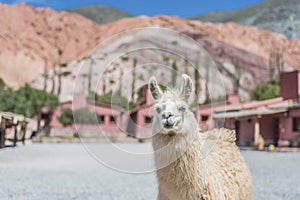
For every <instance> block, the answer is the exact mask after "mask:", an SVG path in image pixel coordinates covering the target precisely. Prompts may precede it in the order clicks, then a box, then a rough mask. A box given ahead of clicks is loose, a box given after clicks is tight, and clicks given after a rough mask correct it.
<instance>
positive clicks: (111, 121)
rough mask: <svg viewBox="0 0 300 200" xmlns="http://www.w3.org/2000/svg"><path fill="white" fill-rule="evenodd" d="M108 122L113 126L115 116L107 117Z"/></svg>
mask: <svg viewBox="0 0 300 200" xmlns="http://www.w3.org/2000/svg"><path fill="white" fill-rule="evenodd" d="M109 122H110V123H114V124H115V123H116V116H113V115H111V116H109Z"/></svg>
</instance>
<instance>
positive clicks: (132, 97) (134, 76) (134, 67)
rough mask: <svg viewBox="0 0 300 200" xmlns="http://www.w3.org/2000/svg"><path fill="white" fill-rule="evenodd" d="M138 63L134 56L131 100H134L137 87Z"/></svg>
mask: <svg viewBox="0 0 300 200" xmlns="http://www.w3.org/2000/svg"><path fill="white" fill-rule="evenodd" d="M136 64H137V59H136V58H133V66H132V68H133V69H132V83H131V100H132V101H134V89H135V81H136V71H135V70H136Z"/></svg>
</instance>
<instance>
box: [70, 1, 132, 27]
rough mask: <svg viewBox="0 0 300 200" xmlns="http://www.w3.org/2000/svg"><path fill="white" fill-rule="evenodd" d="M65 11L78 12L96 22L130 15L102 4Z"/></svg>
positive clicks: (99, 22)
mask: <svg viewBox="0 0 300 200" xmlns="http://www.w3.org/2000/svg"><path fill="white" fill-rule="evenodd" d="M67 11H68V12H74V13H77V14H80V15H82V16H84V17H86V18H89V19H91V20H92V21H94V22H96V23H98V24H105V23H109V22H114V21H117V20H119V19H121V18H125V17H132V15H130V14H129V13H127V12H124V11H121V10H118V9H115V8H111V7H108V6H103V5H91V6H85V7H80V8H76V9H73V10H67Z"/></svg>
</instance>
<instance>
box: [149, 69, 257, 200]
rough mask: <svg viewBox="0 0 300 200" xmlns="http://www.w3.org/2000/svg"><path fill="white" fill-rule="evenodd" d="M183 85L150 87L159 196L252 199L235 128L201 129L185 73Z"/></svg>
mask: <svg viewBox="0 0 300 200" xmlns="http://www.w3.org/2000/svg"><path fill="white" fill-rule="evenodd" d="M182 82H183V83H182V87H181V89H180V90H176V89H167V90H166V91H165V92H163V91H162V90H161V88H160V87H159V86H158V84H157V81H156V79H155V77H151V78H150V80H149V89H150V91H151V94H152V97H153V98H154V99H155V105H154V109H155V111H156V114H155V116H154V119H153V123H152V126H153V130H152V131H153V138H152V145H153V149H154V151H155V154H154V159H155V165H156V175H157V180H158V197H157V199H158V200H195V199H201V200H222V199H226V200H227V199H228V200H229V199H230V200H250V199H252V178H251V174H250V171H249V169H248V166H247V165H246V163H245V161H244V158H243V157H242V155H241V153H240V151H239V149H238V147H237V146H236V144H235V140H236V137H235V132H234V131H231V130H228V129H225V128H221V129H214V130H212V131H208V132H200V131H199V128H198V123H197V121H196V119H195V117H194V114H193V113H192V112H191V111H190V110H189V109H188V105H187V100H188V98H189V96H190V94H191V92H192V80H191V78H190V77H189V76H188V75H185V74H184V75H182Z"/></svg>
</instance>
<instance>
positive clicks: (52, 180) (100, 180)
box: [0, 144, 300, 200]
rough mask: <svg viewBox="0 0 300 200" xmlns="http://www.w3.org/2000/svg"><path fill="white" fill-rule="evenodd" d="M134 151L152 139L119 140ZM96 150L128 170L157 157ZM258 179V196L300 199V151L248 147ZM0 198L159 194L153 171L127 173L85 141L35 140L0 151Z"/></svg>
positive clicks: (108, 147) (105, 148)
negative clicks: (131, 156)
mask: <svg viewBox="0 0 300 200" xmlns="http://www.w3.org/2000/svg"><path fill="white" fill-rule="evenodd" d="M119 148H124V149H126V150H128V151H132V152H135V153H136V152H140V153H143V151H144V150H151V146H150V144H120V145H119ZM90 149H92V151H93V152H96V153H95V154H94V155H96V157H99V156H97V155H100V154H105V155H111V156H110V157H103V159H104V160H105V161H108V162H109V163H110V165H111V166H113V167H115V168H119V169H123V170H125V171H130V170H129V169H134V170H137V171H138V170H140V171H141V170H142V169H145V170H149V169H150V168H149V166H153V162H152V159H150V158H146V159H145V160H143V161H138V162H134V161H133V160H132V159H131V160H130V159H128V158H127V157H126V156H122V157H119V156H114V155H117V154H115V153H114V152H111V151H112V150H111V145H110V144H92V145H91V146H90ZM243 155H244V156H245V158H246V161H247V162H248V164H249V166H250V169H251V171H252V175H253V178H254V199H257V200H260V199H264V200H273V199H285V200H294V199H300V190H299V188H300V153H268V152H254V151H247V152H243ZM0 180H1V182H0V199H1V200H11V199H16V200H40V199H55V200H56V199H64V200H65V199H93V200H94V199H95V200H98V199H101V200H103V199H104V200H105V199H118V200H119V199H121V200H131V199H135V200H140V199H155V197H156V191H157V190H156V187H157V184H156V180H155V175H154V174H153V173H147V174H128V173H121V172H118V171H116V170H112V169H110V168H109V167H106V166H103V165H102V164H100V163H99V162H98V161H97V160H95V159H94V158H93V157H92V156H91V155H90V154H89V153H87V151H86V150H85V149H84V148H83V146H82V145H81V144H33V145H27V146H25V147H23V146H19V147H17V148H15V149H10V148H8V149H4V150H0Z"/></svg>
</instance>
